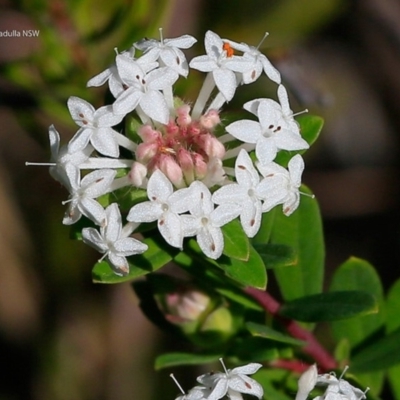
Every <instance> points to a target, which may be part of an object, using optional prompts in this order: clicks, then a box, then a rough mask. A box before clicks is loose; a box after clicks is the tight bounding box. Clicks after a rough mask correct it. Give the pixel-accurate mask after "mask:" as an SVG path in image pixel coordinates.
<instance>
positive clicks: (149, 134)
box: [138, 125, 161, 143]
mask: <svg viewBox="0 0 400 400" xmlns="http://www.w3.org/2000/svg"><path fill="white" fill-rule="evenodd" d="M138 135H139V136H140V138H141V139H142V140H143V142H145V143H149V142H154V141H155V140H157V139H158V138H160V136H161V134H160V132H158V131H156V130H154V129H153V128H152V127H151V126H150V125H143V126H141V127H140V128H139V129H138Z"/></svg>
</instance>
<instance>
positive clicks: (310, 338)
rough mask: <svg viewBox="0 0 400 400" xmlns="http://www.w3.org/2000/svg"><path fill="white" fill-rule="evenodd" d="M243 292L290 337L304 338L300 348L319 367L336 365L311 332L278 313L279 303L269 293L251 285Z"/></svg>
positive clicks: (332, 367) (327, 367)
mask: <svg viewBox="0 0 400 400" xmlns="http://www.w3.org/2000/svg"><path fill="white" fill-rule="evenodd" d="M245 293H247V294H248V295H249V296H251V297H252V298H253V299H255V300H256V301H257V302H258V303H259V304H260V305H261V306H262V307H263V308H264V310H266V311H267V312H269V313H270V314H272V315H274V316H275V317H276V318H277V319H279V321H281V322H282V324H283V325H284V326H285V328H286V330H287V332H288V333H289V334H290V335H291V336H292V337H294V338H296V339H300V340H304V341H305V342H306V345H305V346H304V347H303V348H302V350H303V351H304V352H305V353H307V354H308V355H309V356H311V357H312V358H313V359H314V360H315V362H316V363H317V364H318V366H319V367H320V368H321V369H323V370H332V369H335V368H336V367H337V362H336V360H335V359H334V358H333V357H332V356H331V354H330V353H329V352H328V351H327V350H325V349H324V348H323V347H322V345H321V344H320V343H319V342H318V340H317V339H316V338H315V336H314V335H313V334H312V332H310V331H308V330H306V329H304V328H303V327H301V326H300V325H299V324H298V323H297V322H296V321H293V320H291V319H289V318H286V317H283V316H281V315H279V309H280V307H281V305H280V303H279V302H278V301H276V300H275V299H274V298H273V297H272V296H271V295H270V294H269V293H267V292H265V291H262V290H259V289H255V288H251V287H249V288H247V289H245Z"/></svg>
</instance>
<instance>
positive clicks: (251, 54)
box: [229, 34, 281, 84]
mask: <svg viewBox="0 0 400 400" xmlns="http://www.w3.org/2000/svg"><path fill="white" fill-rule="evenodd" d="M266 37H267V34H266V35H265V36H264V38H263V40H264V39H265V38H266ZM229 43H230V44H231V46H232V47H233V48H234V49H236V50H239V51H242V52H243V59H245V60H249V61H250V62H251V63H252V65H251V67H250V68H249V69H248V70H246V71H244V72H243V82H244V83H246V84H248V83H252V82H254V81H256V80H257V79H258V78H259V76H260V75H261V72H262V71H263V70H264V72H265V74H266V75H267V76H268V78H269V79H271V81H273V82H275V83H278V84H280V83H281V74H280V73H279V71H278V70H277V69H276V68H275V67H274V66H273V65H272V64H271V62H270V61H269V60H268V58H267V57H266V56H265V55H264V54H262V53H261V52H260V51H259V50H258V47H259V46H260V45H259V46H258V47H254V46H249V45H248V44H246V43H235V42H231V41H229ZM260 44H261V43H260Z"/></svg>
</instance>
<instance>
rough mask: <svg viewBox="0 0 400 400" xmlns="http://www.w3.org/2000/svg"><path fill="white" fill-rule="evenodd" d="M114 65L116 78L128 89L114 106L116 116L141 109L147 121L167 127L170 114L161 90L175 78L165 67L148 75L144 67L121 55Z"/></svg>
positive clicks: (174, 73) (176, 76) (173, 72)
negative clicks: (148, 119)
mask: <svg viewBox="0 0 400 400" xmlns="http://www.w3.org/2000/svg"><path fill="white" fill-rule="evenodd" d="M116 62H117V68H118V73H119V76H120V77H121V79H122V81H123V82H124V84H125V85H126V86H127V88H126V89H125V91H124V92H122V93H121V94H120V95H119V96H118V98H117V100H116V101H115V102H114V105H113V109H114V111H115V113H116V114H124V115H125V114H127V113H129V112H131V111H132V110H134V109H135V108H136V107H137V106H140V108H141V109H142V110H143V112H144V113H145V114H146V115H147V116H148V117H149V118H151V119H153V120H154V121H157V122H160V123H162V124H167V123H168V120H169V110H168V105H167V102H166V100H165V98H164V96H163V95H162V93H161V90H164V89H166V88H168V87H171V86H172V85H173V84H174V83H175V81H176V80H177V79H178V74H177V73H176V72H175V71H173V70H172V69H171V68H168V67H162V68H157V69H155V70H153V71H150V72H149V73H147V72H146V69H145V68H144V67H143V64H140V63H139V62H138V61H135V60H132V59H130V58H128V57H125V56H123V55H122V54H120V55H118V56H117V58H116Z"/></svg>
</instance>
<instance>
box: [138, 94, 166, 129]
mask: <svg viewBox="0 0 400 400" xmlns="http://www.w3.org/2000/svg"><path fill="white" fill-rule="evenodd" d="M140 107H141V108H142V110H143V111H144V112H145V114H147V115H148V116H149V117H150V118H151V119H153V120H154V121H157V122H160V123H162V124H167V123H168V120H169V110H168V106H167V103H166V101H165V99H164V96H163V95H162V94H161V93H160V92H158V91H156V90H151V91H148V92H147V93H145V94H144V95H143V96H142V97H141V99H140Z"/></svg>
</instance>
